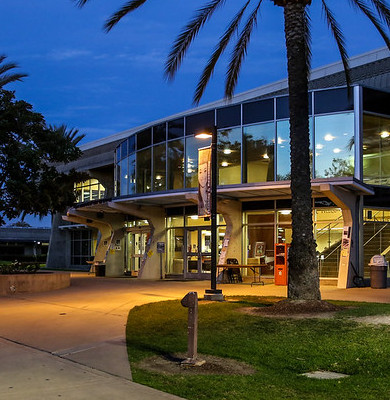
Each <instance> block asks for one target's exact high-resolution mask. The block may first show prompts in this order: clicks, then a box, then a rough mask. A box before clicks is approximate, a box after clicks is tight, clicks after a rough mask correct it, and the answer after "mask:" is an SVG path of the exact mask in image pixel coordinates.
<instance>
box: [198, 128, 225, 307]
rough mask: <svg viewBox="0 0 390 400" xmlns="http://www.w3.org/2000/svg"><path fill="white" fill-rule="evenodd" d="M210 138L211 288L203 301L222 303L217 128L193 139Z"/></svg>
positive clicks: (206, 292)
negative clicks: (218, 280) (218, 268)
mask: <svg viewBox="0 0 390 400" xmlns="http://www.w3.org/2000/svg"><path fill="white" fill-rule="evenodd" d="M210 136H211V196H210V197H211V202H210V203H211V204H210V219H211V246H210V247H211V271H210V272H211V288H210V289H206V291H205V295H204V298H205V300H213V301H222V300H223V299H224V298H223V294H222V290H221V289H217V250H218V246H217V244H218V240H217V181H218V165H217V127H216V126H215V125H214V126H213V127H212V128H211V132H207V133H205V132H202V133H199V134H197V135H195V137H197V138H199V139H202V138H210Z"/></svg>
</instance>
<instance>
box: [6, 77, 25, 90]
mask: <svg viewBox="0 0 390 400" xmlns="http://www.w3.org/2000/svg"><path fill="white" fill-rule="evenodd" d="M26 76H28V75H27V74H4V75H3V76H0V89H1V88H2V87H3V86H5V85H7V84H8V83H11V82H16V81H19V82H20V81H21V80H23V78H25V77H26Z"/></svg>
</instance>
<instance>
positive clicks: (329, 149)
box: [315, 113, 354, 178]
mask: <svg viewBox="0 0 390 400" xmlns="http://www.w3.org/2000/svg"><path fill="white" fill-rule="evenodd" d="M353 163H354V115H353V113H347V114H337V115H325V116H321V117H315V169H316V173H315V175H316V178H329V177H337V176H353V174H354V164H353Z"/></svg>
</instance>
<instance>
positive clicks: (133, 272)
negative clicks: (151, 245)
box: [125, 228, 150, 276]
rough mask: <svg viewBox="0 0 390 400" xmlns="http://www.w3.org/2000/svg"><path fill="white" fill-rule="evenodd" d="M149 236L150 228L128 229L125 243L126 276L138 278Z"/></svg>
mask: <svg viewBox="0 0 390 400" xmlns="http://www.w3.org/2000/svg"><path fill="white" fill-rule="evenodd" d="M149 236H150V229H149V228H146V229H139V228H128V230H127V232H126V241H125V244H126V249H125V266H126V267H125V275H130V276H138V272H139V269H140V267H141V262H142V258H143V256H144V254H145V249H146V244H147V241H148V239H149Z"/></svg>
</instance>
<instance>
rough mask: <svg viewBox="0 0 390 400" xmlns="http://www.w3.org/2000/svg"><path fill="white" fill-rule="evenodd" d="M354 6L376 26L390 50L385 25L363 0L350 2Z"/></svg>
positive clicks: (389, 41)
mask: <svg viewBox="0 0 390 400" xmlns="http://www.w3.org/2000/svg"><path fill="white" fill-rule="evenodd" d="M349 2H350V3H351V4H352V6H354V7H357V8H358V9H359V10H360V11H361V12H362V13H363V14H365V15H366V17H367V18H368V19H369V20H370V21H371V23H372V24H373V25H374V26H375V28H376V30H377V31H378V32H379V34H380V35H381V36H382V38H383V40H384V41H385V43H386V46H387V47H388V48H389V49H390V38H389V36H388V35H387V33H386V32H385V31H384V28H383V25H382V24H381V22H380V21H379V20H378V18H377V17H376V16H375V15H374V14H373V12H372V11H371V9H370V8H369V7H368V6H367V5H366V4H365V3H364V2H363V1H362V0H349Z"/></svg>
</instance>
